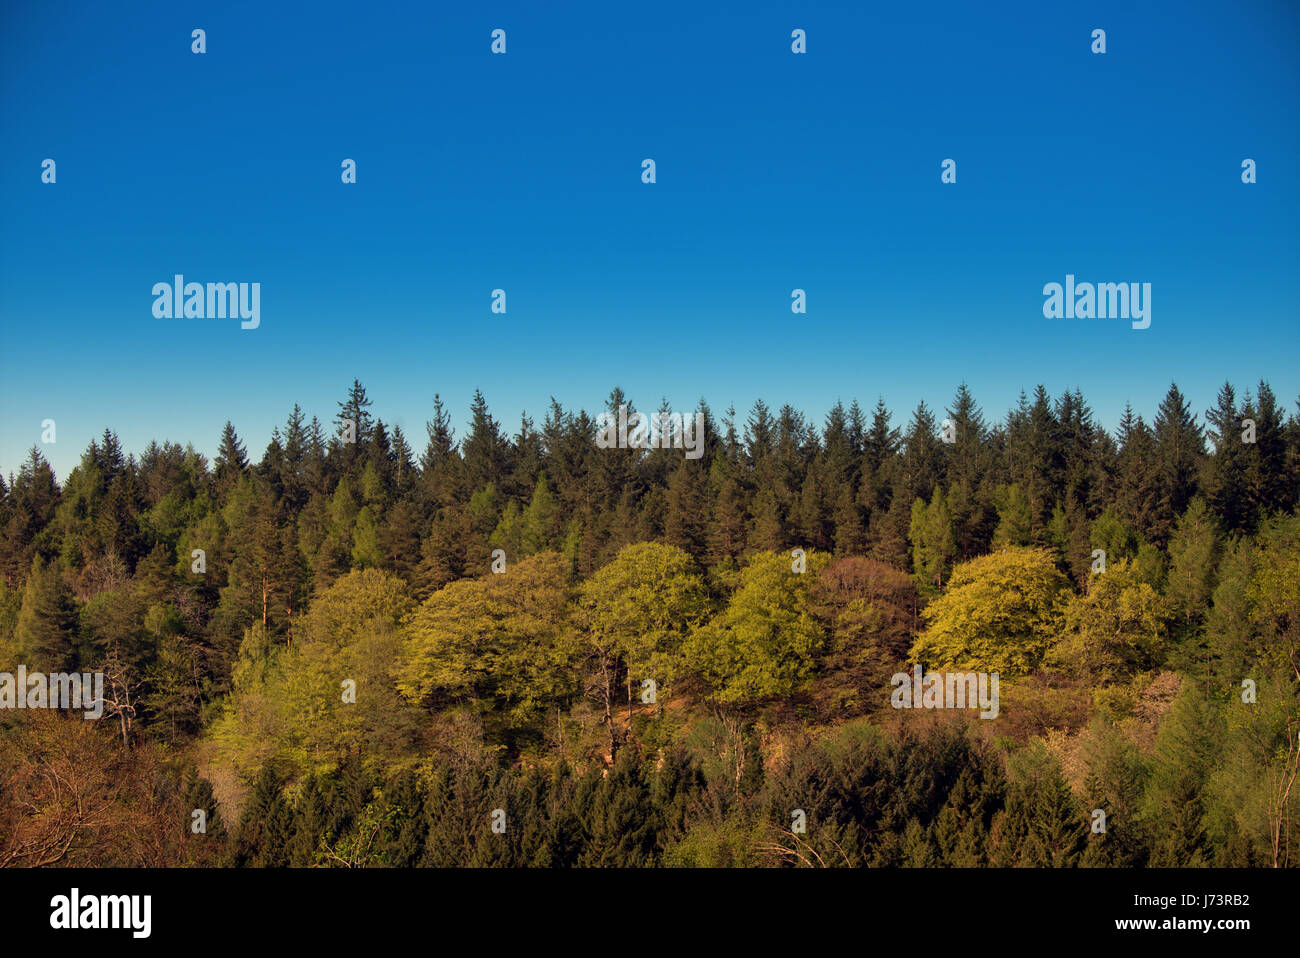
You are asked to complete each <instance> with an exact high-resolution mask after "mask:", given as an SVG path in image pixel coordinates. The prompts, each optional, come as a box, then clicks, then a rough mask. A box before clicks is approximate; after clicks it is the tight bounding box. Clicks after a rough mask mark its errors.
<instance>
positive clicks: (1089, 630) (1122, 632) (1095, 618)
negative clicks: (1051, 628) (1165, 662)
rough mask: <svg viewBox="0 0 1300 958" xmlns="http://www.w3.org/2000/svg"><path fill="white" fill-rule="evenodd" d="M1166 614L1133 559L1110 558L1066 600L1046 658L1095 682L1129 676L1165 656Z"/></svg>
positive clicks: (1054, 664) (1162, 604) (1163, 603)
mask: <svg viewBox="0 0 1300 958" xmlns="http://www.w3.org/2000/svg"><path fill="white" fill-rule="evenodd" d="M1166 614H1167V610H1166V604H1165V601H1164V599H1163V598H1162V597H1161V596H1160V594H1159V593H1157V592H1156V591H1155V589H1153V588H1151V586H1150V585H1149V584H1147V583H1146V582H1144V581H1142V579H1141V578H1139V575H1138V572H1137V570H1136V568H1135V564H1134V563H1133V562H1130V561H1129V560H1128V559H1121V560H1120V561H1119V562H1116V563H1111V564H1108V565H1107V567H1106V571H1105V572H1104V573H1099V574H1096V575H1093V576H1090V577H1089V579H1088V591H1087V592H1086V593H1085V594H1084V595H1078V596H1074V597H1073V598H1072V599H1071V600H1070V602H1069V604H1068V605H1067V606H1066V610H1065V619H1064V627H1063V630H1062V634H1061V638H1060V640H1059V641H1058V642H1057V643H1056V644H1055V645H1054V646H1053V648H1052V650H1051V653H1050V654H1049V656H1048V661H1049V663H1050V664H1052V665H1053V666H1056V667H1059V668H1062V669H1065V670H1067V671H1069V672H1070V673H1072V674H1073V675H1075V676H1077V677H1079V678H1081V679H1084V680H1086V681H1087V682H1088V683H1089V684H1090V685H1094V686H1095V685H1110V684H1111V683H1113V682H1117V681H1121V680H1125V679H1127V678H1128V677H1129V676H1130V675H1132V674H1133V673H1134V672H1135V671H1138V670H1141V669H1146V668H1150V667H1151V666H1153V665H1154V664H1156V663H1157V662H1158V661H1159V660H1160V658H1161V657H1162V655H1163V653H1164V651H1165V638H1166V629H1165V618H1166Z"/></svg>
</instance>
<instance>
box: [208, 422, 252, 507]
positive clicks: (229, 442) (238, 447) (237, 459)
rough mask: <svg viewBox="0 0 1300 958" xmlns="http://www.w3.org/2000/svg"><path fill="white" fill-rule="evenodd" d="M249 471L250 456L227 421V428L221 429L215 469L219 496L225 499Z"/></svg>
mask: <svg viewBox="0 0 1300 958" xmlns="http://www.w3.org/2000/svg"><path fill="white" fill-rule="evenodd" d="M247 469H248V455H247V453H246V452H245V451H244V444H243V443H241V442H240V441H239V437H238V436H237V435H235V427H234V426H233V425H231V423H230V420H226V424H225V426H223V427H222V429H221V445H220V446H219V447H218V449H217V458H216V461H215V463H214V469H213V472H214V475H215V478H216V482H217V492H218V494H219V495H221V496H222V497H223V498H224V497H225V495H226V494H227V493H229V491H230V490H231V489H233V488H234V486H235V484H236V483H238V482H239V480H240V478H242V477H243V475H244V473H245V471H246V470H247Z"/></svg>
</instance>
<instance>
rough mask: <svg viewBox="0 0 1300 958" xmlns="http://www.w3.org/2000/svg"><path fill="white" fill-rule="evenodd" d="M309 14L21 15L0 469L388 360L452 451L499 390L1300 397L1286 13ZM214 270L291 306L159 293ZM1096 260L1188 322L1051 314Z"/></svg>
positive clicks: (1286, 3) (1, 201)
mask: <svg viewBox="0 0 1300 958" xmlns="http://www.w3.org/2000/svg"><path fill="white" fill-rule="evenodd" d="M281 6H287V5H272V4H266V3H262V2H232V3H221V4H191V3H183V2H158V3H124V4H116V3H55V2H45V0H43V2H33V0H9V2H6V3H5V4H4V5H3V8H0V143H2V144H3V148H0V327H2V332H3V336H2V337H0V404H2V405H3V414H2V415H0V471H3V472H4V473H6V474H8V473H9V472H10V471H11V470H15V469H16V468H17V467H18V465H19V463H20V462H21V460H22V458H23V456H24V455H25V450H26V449H27V448H28V447H30V446H31V445H32V444H33V443H34V442H38V441H39V438H40V429H41V427H40V423H41V420H42V419H45V418H52V419H54V420H56V422H57V424H58V442H57V444H56V445H53V446H50V445H47V446H43V447H42V449H43V451H44V453H45V454H46V456H47V457H48V458H49V459H50V460H51V461H52V462H53V464H54V466H55V470H56V472H57V473H58V475H59V477H60V478H63V477H66V475H67V473H68V472H69V470H70V469H71V468H72V467H73V466H74V465H75V464H76V462H77V461H78V458H79V456H80V454H81V451H82V450H83V449H84V448H85V446H86V444H87V442H88V441H89V440H90V439H91V437H92V436H95V435H97V434H98V433H100V432H101V431H102V430H103V429H104V427H105V426H111V427H112V428H113V429H115V430H116V431H117V432H118V434H119V435H120V437H121V438H122V441H123V443H124V445H125V446H126V448H127V449H128V450H129V451H136V452H138V451H139V450H140V449H141V448H142V447H143V446H144V445H145V443H146V442H147V441H148V440H149V439H151V438H157V439H159V440H162V439H171V440H174V441H178V442H181V443H184V442H186V441H193V442H194V444H195V446H196V447H197V448H198V449H200V450H201V451H203V452H205V453H207V454H211V453H213V452H214V451H215V448H216V444H217V439H218V435H219V432H220V428H221V425H222V423H223V422H224V421H225V420H227V419H229V420H231V421H232V422H234V424H235V426H236V429H237V430H238V432H239V434H240V436H241V437H242V438H243V439H244V440H245V442H246V443H247V445H248V448H249V452H250V455H252V456H254V457H255V458H256V457H259V456H260V454H261V451H262V449H263V448H264V446H265V444H266V441H267V440H268V438H269V436H270V431H271V428H272V426H273V425H274V424H277V423H282V422H283V421H284V420H285V418H286V416H287V415H288V413H289V410H290V408H291V407H292V405H293V403H294V402H300V403H301V404H302V405H303V407H304V409H305V410H306V411H307V412H308V414H309V415H310V414H312V413H315V414H318V415H320V417H321V418H322V420H328V419H329V418H330V417H331V416H332V415H333V414H334V412H335V411H336V406H335V402H336V401H337V400H339V399H341V398H343V396H344V393H345V391H346V389H347V387H348V385H349V384H350V383H351V381H352V379H353V377H357V378H359V379H360V380H361V381H362V382H363V383H365V385H366V386H367V388H368V390H369V392H370V395H371V396H372V397H373V399H374V400H375V405H374V407H373V408H374V412H375V413H376V414H377V415H379V416H380V417H382V418H383V419H384V420H385V421H387V422H390V423H396V424H399V425H401V426H402V427H403V429H404V430H405V431H406V432H407V434H408V435H409V436H410V437H411V439H412V442H413V443H414V444H415V445H416V448H417V450H418V449H419V448H421V447H422V445H423V441H424V431H423V423H424V421H425V419H426V418H427V417H428V415H429V412H430V409H431V406H432V399H433V394H434V393H435V392H440V393H441V394H442V395H443V397H444V399H445V400H446V401H447V402H448V404H449V407H450V409H451V412H452V413H453V416H454V418H455V421H456V424H457V426H458V429H459V433H460V434H463V433H464V423H465V420H466V419H467V418H468V408H469V402H470V399H471V396H472V394H473V390H474V388H475V387H481V388H482V389H483V391H484V394H485V395H486V396H487V399H488V402H489V404H490V406H491V409H492V411H493V413H494V414H495V415H496V417H497V418H498V419H499V420H502V421H503V422H504V423H505V425H506V426H507V427H508V428H510V429H512V430H513V429H514V428H515V427H516V426H517V423H518V418H519V414H520V412H521V411H523V410H525V409H526V410H527V411H528V412H529V413H530V414H532V415H533V416H534V418H535V419H537V420H539V421H540V419H541V417H542V415H543V413H544V411H545V407H546V405H547V403H548V400H549V398H550V397H551V396H555V397H556V398H557V399H559V400H560V401H561V402H562V403H563V404H564V405H565V406H566V407H569V408H576V407H585V408H587V409H589V410H594V409H597V408H598V407H599V406H600V404H601V403H602V402H603V400H604V398H605V397H606V396H607V395H608V393H609V390H610V388H611V387H612V386H614V385H616V384H617V385H620V386H622V387H623V389H624V390H625V391H626V392H627V393H628V394H629V395H630V396H631V397H633V399H634V400H636V401H637V402H638V403H639V404H640V405H642V406H652V405H657V404H658V401H659V399H660V397H663V396H666V397H668V399H669V400H670V402H671V403H672V404H673V405H674V406H675V407H678V408H683V407H687V408H688V407H691V406H693V405H694V404H695V402H696V401H697V400H698V398H699V397H700V396H704V397H706V398H707V399H708V400H709V402H710V403H711V405H712V406H713V408H714V409H715V410H716V411H718V412H721V411H722V410H724V409H725V408H726V407H727V406H728V405H729V404H733V403H734V404H735V406H736V407H737V409H738V410H739V411H740V412H741V413H742V414H743V412H744V411H746V410H747V409H748V407H749V406H750V405H751V404H752V402H753V401H754V400H755V399H756V398H760V397H761V398H764V399H765V400H767V401H768V402H769V403H771V404H774V405H779V404H780V403H783V402H790V403H792V404H794V405H795V406H796V407H798V408H801V409H802V410H804V411H805V412H806V413H808V414H809V415H810V416H812V417H813V418H814V419H816V420H818V421H820V419H821V417H822V416H823V415H824V413H825V411H826V410H827V408H828V407H829V406H830V405H831V404H832V403H833V402H834V401H835V400H836V399H837V398H842V399H844V400H845V401H846V402H847V401H849V400H850V399H852V398H853V397H857V398H858V399H859V400H860V401H861V402H862V403H863V405H864V406H867V407H869V406H870V405H871V404H873V403H874V401H875V399H876V397H877V395H883V396H884V397H885V399H886V401H887V402H888V403H889V405H890V407H891V408H892V409H893V410H894V412H895V419H896V422H902V421H905V420H906V418H907V415H908V413H909V412H910V410H911V409H912V407H914V406H915V405H916V403H917V402H918V401H919V400H921V399H925V400H926V401H927V402H929V403H930V405H931V406H932V407H935V408H942V407H943V406H944V405H945V404H946V403H947V402H948V401H949V400H950V399H951V397H952V394H953V392H954V390H955V388H956V386H957V385H958V383H960V382H961V381H962V380H965V381H966V382H968V383H969V385H970V386H971V388H972V390H973V391H974V394H975V396H976V398H977V399H978V400H979V402H980V403H981V405H982V406H983V407H984V410H985V413H986V416H989V417H990V418H995V419H996V418H1001V416H1002V415H1003V414H1004V412H1005V411H1006V409H1007V408H1008V407H1009V406H1010V405H1011V404H1012V403H1013V402H1014V401H1015V398H1016V395H1017V394H1018V392H1019V390H1020V389H1021V388H1025V389H1032V387H1033V386H1034V384H1035V383H1038V382H1042V383H1044V384H1045V385H1046V386H1047V387H1048V388H1049V390H1050V391H1051V392H1052V394H1053V395H1057V394H1059V393H1060V392H1061V391H1063V390H1065V389H1067V388H1074V387H1076V386H1077V387H1079V388H1081V389H1083V391H1084V394H1085V396H1086V398H1087V399H1088V400H1089V401H1090V402H1091V404H1092V405H1093V408H1094V410H1095V411H1096V412H1097V414H1098V415H1099V417H1100V418H1101V420H1102V422H1103V423H1104V424H1105V425H1107V426H1108V427H1110V428H1113V427H1114V425H1115V423H1116V421H1117V420H1118V416H1119V413H1120V411H1121V410H1122V408H1123V405H1124V403H1125V401H1126V400H1131V401H1132V402H1133V404H1134V405H1135V407H1136V408H1137V409H1138V410H1139V411H1141V412H1143V413H1144V414H1146V415H1147V416H1148V417H1149V416H1150V414H1151V413H1152V412H1153V411H1154V409H1155V406H1156V404H1157V402H1158V401H1159V399H1160V397H1161V396H1162V395H1163V393H1164V391H1165V390H1166V388H1167V387H1168V384H1169V382H1170V380H1171V379H1172V380H1177V381H1178V383H1179V384H1180V386H1181V387H1182V388H1183V389H1184V391H1185V392H1186V393H1187V394H1188V395H1189V397H1190V398H1191V400H1192V403H1193V406H1194V408H1195V409H1197V410H1203V409H1205V408H1207V407H1208V406H1209V405H1210V403H1211V402H1212V401H1213V398H1214V393H1215V391H1216V390H1217V387H1218V385H1219V384H1220V383H1222V382H1223V381H1224V380H1225V379H1231V380H1232V381H1233V382H1234V383H1236V384H1237V385H1238V386H1239V387H1246V386H1249V385H1252V384H1253V383H1254V382H1256V381H1258V380H1259V379H1260V378H1266V379H1268V380H1269V381H1270V382H1271V383H1272V385H1273V387H1274V390H1275V391H1276V392H1277V393H1278V395H1279V398H1280V399H1281V400H1282V401H1283V402H1284V403H1285V404H1286V405H1287V407H1288V408H1292V409H1293V408H1294V405H1293V404H1294V402H1295V399H1296V397H1297V394H1300V306H1298V304H1300V270H1298V269H1297V266H1298V264H1300V186H1298V185H1297V183H1298V180H1297V158H1298V157H1300V142H1298V141H1300V122H1298V121H1300V114H1298V110H1297V107H1298V101H1300V97H1298V95H1297V91H1298V90H1300V12H1297V11H1298V10H1300V4H1296V3H1294V2H1291V0H1278V2H1269V0H1237V2H1215V3H1209V2H1186V0H1184V2H1162V3H1140V4H1138V3H1133V2H1131V0H1125V2H1115V3H1087V4H1085V3H1068V2H1065V3H1043V2H1041V0H1032V2H1022V3H1012V4H983V3H970V2H966V0H961V2H928V3H906V4H902V3H898V4H893V3H891V4H862V3H842V4H830V3H795V2H789V3H782V4H774V3H767V2H762V0H747V2H744V3H732V4H726V5H720V4H701V3H697V2H693V3H675V2H655V3H653V4H650V5H646V6H643V5H636V4H622V5H620V4H590V5H582V6H579V5H567V4H566V5H555V4H539V3H535V2H530V3H494V4H490V5H488V4H483V5H479V4H465V5H460V6H463V7H467V8H470V9H469V10H468V12H466V11H465V10H461V9H453V5H451V4H443V3H430V4H394V3H388V2H375V0H371V2H365V3H358V4H352V3H349V4H344V5H335V4H333V3H329V2H321V3H312V4H302V5H300V8H299V10H298V11H297V12H292V13H289V12H282V10H281V9H280V8H281ZM196 27H201V28H203V29H205V30H206V31H207V53H206V54H203V55H195V54H192V53H191V52H190V44H191V40H190V32H191V30H192V29H194V28H196ZM496 27H501V28H504V29H505V30H506V31H507V44H508V46H507V50H508V52H507V53H506V55H504V56H494V55H492V54H491V53H490V51H489V45H490V33H491V31H492V29H493V28H496ZM796 27H798V28H802V29H805V30H806V31H807V35H808V53H807V54H806V55H802V56H798V55H794V54H792V53H791V51H790V32H791V30H792V29H794V28H796ZM1097 27H1100V28H1103V29H1105V30H1106V31H1107V53H1106V54H1105V55H1094V54H1092V53H1091V52H1090V44H1091V40H1090V34H1091V31H1092V30H1093V29H1094V28H1097ZM46 157H50V158H53V159H55V161H56V162H57V183H55V184H54V185H45V184H42V183H41V179H40V174H41V161H42V160H43V159H45V158H46ZM345 157H347V158H353V159H355V160H356V161H357V164H358V182H357V184H355V185H344V184H342V183H341V182H340V163H341V161H342V160H343V159H344V158H345ZM646 157H651V158H654V159H655V160H656V162H657V166H658V171H657V172H658V182H657V183H656V184H654V185H652V186H651V185H644V184H642V182H641V178H640V173H641V161H642V159H643V158H646ZM948 157H951V158H953V159H955V160H956V161H957V164H958V168H957V172H958V182H957V183H956V185H943V184H941V183H940V175H939V174H940V163H941V161H942V160H943V159H945V158H948ZM1246 157H1250V158H1253V159H1255V160H1256V161H1257V163H1258V180H1259V182H1258V183H1256V184H1255V185H1250V186H1247V185H1243V184H1242V183H1241V179H1240V166H1241V161H1242V159H1243V158H1246ZM177 272H180V273H183V274H185V276H186V278H187V280H194V281H199V282H209V281H211V282H226V281H232V282H240V281H242V282H260V283H261V290H262V293H261V327H260V328H259V329H257V330H253V331H244V330H241V329H240V328H239V323H238V322H237V321H230V320H199V319H189V320H185V319H179V320H178V319H171V320H166V319H162V320H160V319H155V318H154V317H153V314H152V304H153V297H152V295H151V288H152V286H153V284H154V283H156V282H167V281H170V279H171V277H172V275H173V274H174V273H177ZM1066 273H1074V274H1075V275H1076V276H1077V277H1078V279H1079V280H1080V281H1083V280H1090V281H1094V282H1119V281H1137V282H1150V283H1151V284H1152V324H1151V328H1150V329H1147V330H1144V331H1134V330H1132V329H1130V328H1129V324H1128V323H1127V322H1124V321H1121V320H1047V319H1044V318H1043V315H1042V304H1043V295H1042V287H1043V285H1044V284H1045V283H1048V282H1062V281H1063V280H1064V277H1065V274H1066ZM496 287H501V288H504V289H505V290H506V292H507V297H508V313H507V314H506V315H505V316H495V315H493V314H492V313H491V312H490V310H489V306H490V294H491V290H492V289H493V288H496ZM795 287H801V288H804V289H806V290H807V293H808V313H807V315H806V316H803V317H797V316H794V315H792V314H791V312H790V291H791V290H792V289H793V288H795Z"/></svg>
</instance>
